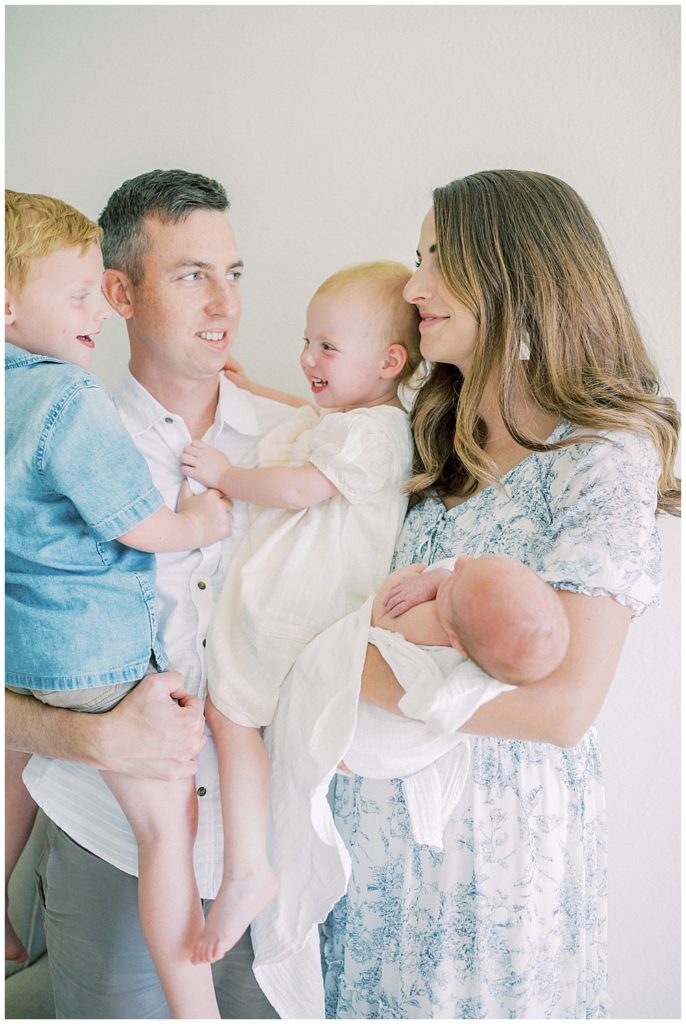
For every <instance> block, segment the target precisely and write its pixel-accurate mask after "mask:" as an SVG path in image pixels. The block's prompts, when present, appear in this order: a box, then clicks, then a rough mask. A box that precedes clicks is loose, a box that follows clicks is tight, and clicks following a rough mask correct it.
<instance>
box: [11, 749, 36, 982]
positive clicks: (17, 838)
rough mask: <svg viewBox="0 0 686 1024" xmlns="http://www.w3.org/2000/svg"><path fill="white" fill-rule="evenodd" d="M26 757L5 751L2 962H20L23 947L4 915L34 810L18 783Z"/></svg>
mask: <svg viewBox="0 0 686 1024" xmlns="http://www.w3.org/2000/svg"><path fill="white" fill-rule="evenodd" d="M29 756H30V755H29V754H20V753H19V752H18V751H15V750H6V751H5V960H15V961H17V962H18V963H23V961H24V960H26V956H27V953H26V950H25V949H24V944H23V943H22V941H21V939H20V938H19V936H18V935H17V933H16V932H15V930H14V928H13V927H12V925H11V924H10V920H9V917H8V916H7V886H8V884H9V880H10V875H11V874H12V871H13V870H14V866H15V864H16V863H17V861H18V860H19V857H20V855H21V851H22V850H23V849H24V847H25V846H26V842H27V840H28V838H29V836H30V835H31V829H32V828H33V822H34V820H35V817H36V811H37V809H38V808H37V807H36V804H35V803H34V801H33V799H32V797H31V794H30V793H29V791H28V789H27V788H26V786H25V785H24V783H23V781H22V777H21V776H22V772H23V771H24V768H25V767H26V765H27V763H28V760H29Z"/></svg>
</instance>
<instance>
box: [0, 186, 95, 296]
mask: <svg viewBox="0 0 686 1024" xmlns="http://www.w3.org/2000/svg"><path fill="white" fill-rule="evenodd" d="M101 238H102V231H101V230H100V228H99V227H98V225H97V224H96V223H95V222H94V221H92V220H89V219H88V217H86V216H85V215H84V214H83V213H79V211H78V210H75V209H74V207H73V206H69V204H68V203H63V202H62V200H61V199H54V198H53V197H52V196H43V195H39V194H38V193H33V192H15V191H14V190H13V189H11V188H6V189H5V287H6V288H8V289H9V290H10V291H11V292H14V293H15V294H19V292H21V290H22V289H23V287H24V285H25V284H26V282H27V280H28V277H29V272H30V269H31V263H32V262H33V261H34V260H38V259H42V258H43V257H44V256H50V254H51V253H53V252H57V250H58V249H70V248H72V247H76V246H80V248H81V253H82V254H83V252H85V250H86V249H87V248H88V247H89V246H90V245H97V244H98V243H99V242H100V239H101Z"/></svg>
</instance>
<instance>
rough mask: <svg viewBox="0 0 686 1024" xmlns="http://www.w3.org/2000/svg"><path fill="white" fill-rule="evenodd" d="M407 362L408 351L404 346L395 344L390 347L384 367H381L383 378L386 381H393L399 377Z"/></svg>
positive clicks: (385, 357)
mask: <svg viewBox="0 0 686 1024" xmlns="http://www.w3.org/2000/svg"><path fill="white" fill-rule="evenodd" d="M406 362H407V351H406V349H405V347H404V345H400V344H398V342H393V344H392V345H389V346H388V348H387V349H386V351H385V353H384V361H383V366H382V367H381V376H382V377H383V378H384V380H389V379H393V377H397V376H398V374H399V373H400V372H401V370H402V368H403V367H404V365H405V363H406Z"/></svg>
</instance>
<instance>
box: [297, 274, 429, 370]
mask: <svg viewBox="0 0 686 1024" xmlns="http://www.w3.org/2000/svg"><path fill="white" fill-rule="evenodd" d="M410 277H411V274H410V271H409V270H408V268H407V267H406V266H405V265H404V264H402V263H396V262H395V261H393V260H374V261H372V262H369V263H355V264H353V266H351V267H344V268H343V269H342V270H338V271H336V273H335V274H332V275H331V277H327V279H326V280H325V281H323V282H322V283H321V284H320V285H319V288H317V290H316V292H315V293H314V295H313V296H312V298H313V299H315V298H317V296H319V295H327V294H332V293H337V294H343V293H344V292H347V291H352V290H353V289H360V290H362V289H365V290H366V291H367V293H368V294H369V295H370V297H371V298H372V300H373V301H378V305H379V311H380V312H385V313H386V314H387V315H386V321H385V323H386V328H385V330H386V336H385V337H384V339H383V340H384V344H385V345H394V344H395V345H402V346H403V348H404V349H405V351H406V352H407V362H406V363H405V366H404V367H403V369H402V371H401V373H400V374H399V375H398V383H402V382H403V381H408V380H409V379H410V377H412V375H413V374H414V372H415V370H416V369H417V367H418V366H419V364H420V363H421V361H422V357H421V353H420V351H419V342H420V334H419V312H418V310H417V307H416V306H414V305H411V304H410V303H409V302H406V301H405V299H404V298H403V289H404V288H405V285H406V284H407V282H408V281H409V279H410Z"/></svg>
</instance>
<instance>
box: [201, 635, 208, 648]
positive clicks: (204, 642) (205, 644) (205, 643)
mask: <svg viewBox="0 0 686 1024" xmlns="http://www.w3.org/2000/svg"><path fill="white" fill-rule="evenodd" d="M202 645H203V647H207V637H205V639H204V640H203V642H202Z"/></svg>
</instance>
